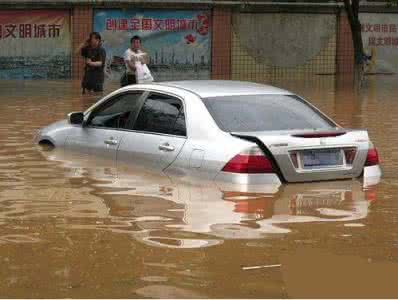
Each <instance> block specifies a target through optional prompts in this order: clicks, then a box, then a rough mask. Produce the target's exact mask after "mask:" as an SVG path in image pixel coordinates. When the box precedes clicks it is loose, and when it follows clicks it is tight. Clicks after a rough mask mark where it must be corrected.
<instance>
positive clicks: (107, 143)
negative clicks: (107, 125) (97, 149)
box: [104, 138, 118, 146]
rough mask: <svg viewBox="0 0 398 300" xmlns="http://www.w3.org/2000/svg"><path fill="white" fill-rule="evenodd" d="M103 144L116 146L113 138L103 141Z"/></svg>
mask: <svg viewBox="0 0 398 300" xmlns="http://www.w3.org/2000/svg"><path fill="white" fill-rule="evenodd" d="M104 143H105V144H106V145H113V146H114V145H117V143H118V142H117V140H114V139H113V138H110V139H107V140H105V141H104Z"/></svg>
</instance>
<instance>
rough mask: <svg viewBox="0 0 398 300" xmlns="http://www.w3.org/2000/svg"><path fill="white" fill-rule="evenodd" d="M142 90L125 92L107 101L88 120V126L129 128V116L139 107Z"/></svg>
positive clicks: (132, 115) (135, 112) (131, 116)
mask: <svg viewBox="0 0 398 300" xmlns="http://www.w3.org/2000/svg"><path fill="white" fill-rule="evenodd" d="M141 95H142V92H139V93H127V94H123V95H120V96H119V97H116V98H115V99H113V100H110V101H108V103H106V104H105V105H104V106H103V107H101V108H100V109H99V110H98V111H96V112H94V116H93V117H92V118H91V121H90V122H89V124H88V125H89V126H93V127H105V128H116V129H129V123H130V120H131V118H133V117H134V115H135V114H137V112H138V109H139V101H138V100H139V98H140V97H141Z"/></svg>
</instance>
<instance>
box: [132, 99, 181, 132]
mask: <svg viewBox="0 0 398 300" xmlns="http://www.w3.org/2000/svg"><path fill="white" fill-rule="evenodd" d="M134 129H135V130H139V131H146V132H154V133H164V134H172V135H179V136H185V135H186V127H185V114H184V106H183V104H182V102H181V100H179V99H177V98H174V97H171V96H168V95H160V94H151V95H149V97H148V98H147V99H146V100H145V103H144V105H143V107H142V109H141V111H140V113H139V114H138V118H137V120H136V122H135V124H134Z"/></svg>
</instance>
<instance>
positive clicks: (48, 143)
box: [39, 139, 55, 150]
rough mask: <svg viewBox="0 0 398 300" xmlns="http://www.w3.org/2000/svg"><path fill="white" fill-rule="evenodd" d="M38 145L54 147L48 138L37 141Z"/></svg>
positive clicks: (46, 147)
mask: <svg viewBox="0 0 398 300" xmlns="http://www.w3.org/2000/svg"><path fill="white" fill-rule="evenodd" d="M39 146H41V147H42V148H45V149H48V150H51V149H53V148H55V145H54V144H53V143H52V142H51V141H50V140H46V139H44V140H41V141H39Z"/></svg>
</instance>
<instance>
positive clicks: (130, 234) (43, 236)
mask: <svg viewBox="0 0 398 300" xmlns="http://www.w3.org/2000/svg"><path fill="white" fill-rule="evenodd" d="M46 85H47V86H46ZM46 85H44V84H43V82H29V81H27V82H0V100H1V101H2V104H1V106H0V142H1V145H2V147H1V148H0V262H2V268H0V279H1V280H0V295H1V296H5V297H80V298H82V297H112V298H118V297H176V298H187V297H189V298H192V297H194V298H196V297H197V298H201V297H211V298H212V297H219V298H220V297H232V298H235V297H262V298H265V297H287V296H294V294H292V291H293V290H294V289H293V288H290V283H288V281H286V280H285V279H286V278H292V277H291V276H292V275H291V274H290V273H289V274H287V273H286V272H287V271H286V270H287V269H286V265H284V264H285V262H286V261H290V260H286V259H284V258H283V257H284V255H285V256H286V255H288V256H289V255H290V256H291V257H293V256H292V255H294V254H295V253H296V251H297V249H303V247H304V246H309V247H311V249H313V250H319V251H324V252H325V251H326V252H328V253H331V254H337V255H340V256H341V257H345V256H346V255H357V256H358V257H362V258H363V259H370V258H371V259H372V260H375V261H381V262H384V261H388V262H389V264H390V265H391V266H396V257H395V255H393V253H395V251H396V248H397V247H398V242H397V241H398V233H397V232H398V230H394V229H396V225H397V220H398V219H397V217H396V216H397V215H398V205H397V202H396V200H395V193H396V192H395V190H396V189H397V185H398V184H397V180H396V175H395V172H394V166H395V164H396V161H397V160H396V159H395V156H396V155H397V153H398V152H394V147H395V146H394V145H395V143H394V141H397V140H398V138H397V134H395V130H396V129H395V128H397V127H396V125H395V123H394V122H392V121H391V119H390V118H388V117H391V118H394V114H393V112H394V111H395V104H394V102H393V100H392V99H390V98H391V96H392V95H393V92H392V91H391V89H393V88H395V86H394V85H393V83H392V82H391V83H390V85H388V82H387V83H386V82H384V83H383V84H382V85H380V86H379V84H378V83H371V82H370V83H369V87H367V88H366V90H365V91H363V92H362V93H354V92H351V91H350V90H347V88H346V87H337V88H336V84H335V82H334V80H330V79H325V80H320V81H317V82H312V83H308V82H307V83H306V84H302V83H301V84H300V83H298V82H284V83H279V84H278V85H281V86H284V87H286V88H290V89H292V90H294V91H297V92H298V93H299V94H301V95H303V96H305V97H308V98H310V99H313V102H314V103H315V104H316V105H318V106H319V107H320V108H321V109H322V110H324V111H325V112H326V113H328V114H330V115H331V116H333V117H334V118H335V119H336V120H337V121H338V122H339V123H340V124H342V125H344V126H349V127H355V128H358V127H366V128H369V132H370V134H371V137H372V139H373V140H374V142H375V144H376V145H377V146H378V150H379V152H380V154H381V158H382V160H383V167H384V172H385V174H386V178H385V179H383V181H382V182H381V183H379V184H378V185H375V184H376V182H367V183H366V184H365V185H364V184H363V182H361V180H348V181H347V180H346V181H336V182H319V183H311V184H289V185H282V186H278V185H268V186H267V185H263V186H253V187H250V188H249V189H247V188H245V187H242V186H237V185H230V184H227V183H223V182H212V181H202V180H198V179H184V181H183V180H182V179H181V178H174V177H170V176H166V175H164V174H153V173H149V172H144V171H142V170H140V171H137V170H134V169H132V168H130V167H131V166H130V167H129V166H119V167H118V168H115V166H114V165H113V164H112V163H111V162H109V161H106V160H102V159H99V158H93V157H87V156H84V155H81V154H77V153H67V152H64V151H62V150H59V149H56V150H53V151H48V150H46V149H44V150H43V149H40V148H39V147H37V146H35V145H34V144H33V143H32V136H33V134H34V132H35V130H36V129H37V128H40V127H42V126H44V125H46V124H48V123H50V122H52V121H55V120H58V119H61V118H64V116H65V114H66V113H68V112H69V111H76V110H83V109H85V108H86V107H88V106H89V105H91V104H92V103H93V102H94V101H95V100H96V99H97V97H96V96H89V97H82V96H81V95H80V94H79V92H80V90H79V88H78V83H74V82H47V83H46ZM111 88H112V87H109V89H111ZM375 111H376V112H378V113H380V112H383V113H384V114H385V116H386V117H385V118H384V119H377V118H376V117H375V115H376V112H375ZM133 167H134V166H133ZM290 256H289V257H290ZM338 257H339V256H338ZM300 259H301V258H300ZM293 261H294V260H293ZM289 264H291V265H292V266H293V263H289ZM347 267H349V266H347ZM366 272H368V273H366ZM371 272H372V266H366V268H365V269H364V270H362V271H361V272H360V274H370V273H371ZM37 274H40V276H37ZM360 274H359V273H358V275H360ZM286 276H287V277H286ZM369 278H371V276H369ZM289 282H290V281H289ZM365 282H366V280H365ZM307 284H308V283H307ZM216 287H217V288H216ZM303 289H304V290H306V291H309V292H308V294H305V295H307V296H311V289H308V288H307V287H305V283H304V285H303ZM289 290H290V292H289ZM385 293H386V295H390V294H389V289H388V287H387V288H386V289H385ZM300 295H301V294H300ZM353 295H357V296H359V297H366V295H363V294H361V291H360V290H357V289H355V290H353ZM326 296H327V295H325V297H326Z"/></svg>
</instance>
